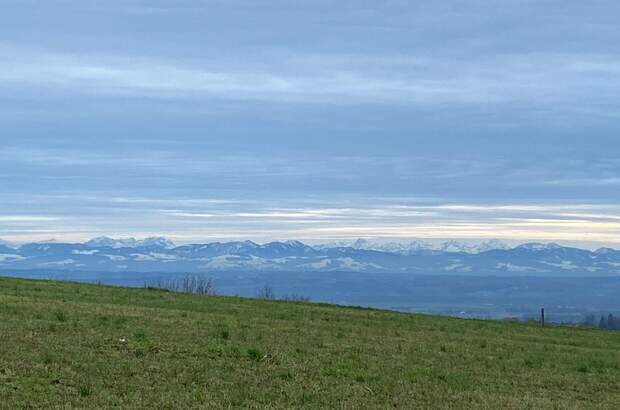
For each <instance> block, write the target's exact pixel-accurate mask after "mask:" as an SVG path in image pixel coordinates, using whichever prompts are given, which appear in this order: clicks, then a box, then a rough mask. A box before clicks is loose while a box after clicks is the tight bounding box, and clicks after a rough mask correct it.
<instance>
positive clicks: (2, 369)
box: [0, 278, 620, 409]
mask: <svg viewBox="0 0 620 410" xmlns="http://www.w3.org/2000/svg"><path fill="white" fill-rule="evenodd" d="M0 323H1V324H2V331H1V332H0V397H1V398H2V403H1V404H0V407H2V408H7V409H18V408H56V407H58V405H59V403H62V406H63V407H65V408H175V409H176V408H183V409H189V408H254V409H259V408H270V409H292V408H304V409H319V408H321V409H323V408H325V409H331V408H351V409H361V408H364V409H375V408H380V409H383V408H396V409H408V408H468V409H475V408H485V409H489V408H494V409H507V408H511V409H517V408H524V409H525V408H535V409H552V408H553V409H556V408H609V409H614V408H620V388H619V387H620V386H619V385H618V381H619V380H620V368H619V367H618V363H620V338H618V337H617V336H618V335H617V334H615V333H612V332H606V331H600V330H595V329H585V328H568V327H554V326H548V327H545V328H541V327H540V326H539V325H538V324H536V323H531V324H522V323H513V322H508V321H506V322H493V321H475V320H460V319H452V318H442V317H436V316H426V315H412V314H401V313H394V312H388V311H381V310H372V309H357V308H342V307H335V306H330V305H313V304H308V303H299V302H281V301H271V300H252V299H242V298H231V297H227V298H224V297H214V296H198V295H190V294H178V293H172V292H165V291H161V290H148V289H127V288H114V287H106V286H95V285H83V284H75V283H66V282H65V283H58V282H49V281H26V280H18V279H7V278H0Z"/></svg>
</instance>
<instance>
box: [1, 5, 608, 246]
mask: <svg viewBox="0 0 620 410" xmlns="http://www.w3.org/2000/svg"><path fill="white" fill-rule="evenodd" d="M0 6H2V13H0V142H1V144H0V186H1V188H0V196H1V197H0V199H1V200H0V237H2V238H4V239H9V240H13V241H18V242H24V241H29V240H43V239H49V238H57V239H64V240H84V239H87V238H90V237H93V236H99V235H111V236H137V237H143V236H150V235H166V236H169V237H171V238H172V239H175V240H177V241H179V242H192V241H201V240H215V239H255V240H258V241H264V240H271V239H291V238H296V239H304V240H308V241H323V240H334V239H342V238H356V237H398V238H412V237H416V238H466V239H483V238H500V239H506V240H518V241H525V240H545V241H547V240H549V241H551V240H555V241H559V242H567V243H568V242H570V243H574V242H575V241H576V242H578V243H582V244H584V243H586V242H587V243H593V242H596V243H597V244H607V245H612V246H616V245H617V246H620V245H618V242H620V201H619V200H620V190H619V189H618V188H620V140H619V138H620V137H619V128H620V127H619V126H618V123H619V121H618V120H619V119H620V118H619V117H620V103H619V99H618V95H620V53H618V49H617V43H618V40H619V39H620V26H619V25H618V24H617V16H618V15H620V5H618V3H617V2H614V1H593V2H577V1H526V0H523V1H518V0H515V1H506V2H488V1H475V0H471V1H439V2H412V1H381V2H378V1H341V2H333V1H303V2H301V1H258V0H253V1H244V0H230V1H214V0H213V1H209V0H203V1H148V2H147V1H131V0H122V1H121V0H119V1H87V0H82V1H69V0H66V1H54V2H50V1H37V0H29V1H13V0H8V1H7V0H4V1H0Z"/></svg>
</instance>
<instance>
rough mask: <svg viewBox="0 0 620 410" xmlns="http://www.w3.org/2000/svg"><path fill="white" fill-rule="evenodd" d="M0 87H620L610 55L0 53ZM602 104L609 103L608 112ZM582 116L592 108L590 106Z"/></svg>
mask: <svg viewBox="0 0 620 410" xmlns="http://www.w3.org/2000/svg"><path fill="white" fill-rule="evenodd" d="M0 51H1V52H2V55H3V57H2V60H1V61H2V65H0V83H3V84H5V85H9V86H13V87H16V88H18V89H27V88H29V87H34V88H40V87H46V88H49V89H50V90H52V91H56V92H64V93H71V94H77V95H80V94H88V95H104V96H105V95H107V96H135V97H156V98H163V99H205V98H219V99H233V100H256V101H272V102H297V103H322V104H325V103H327V104H334V103H335V104H359V103H379V104H414V105H421V106H435V105H438V104H439V105H442V104H456V105H465V106H468V105H473V106H476V105H480V104H490V103H509V104H523V103H526V102H528V103H530V104H532V103H533V104H534V105H538V106H540V105H549V104H552V103H553V104H560V105H559V106H558V107H557V108H558V109H567V108H570V109H574V110H578V109H579V104H576V100H577V99H583V98H584V97H585V98H588V99H591V100H592V101H596V102H597V105H596V106H597V107H598V108H596V109H603V110H607V111H608V110H610V109H612V108H613V107H614V106H615V104H614V101H615V95H616V94H617V92H618V90H620V80H618V79H617V78H616V76H603V77H602V76H601V73H602V72H605V73H613V72H614V70H615V69H617V67H620V59H619V58H618V57H617V56H615V55H596V54H595V55H588V54H550V53H545V54H543V53H528V54H508V55H504V56H486V57H484V58H475V59H474V58H459V59H457V60H454V59H452V58H446V59H439V58H437V57H433V58H430V57H424V58H416V57H415V56H407V55H380V56H373V57H370V56H364V55H361V56H357V55H345V56H343V55H337V54H318V55H317V54H309V55H304V54H303V52H302V53H295V54H287V53H284V52H280V53H271V54H266V55H263V58H264V61H262V62H261V64H258V63H257V62H256V61H244V63H243V64H239V63H238V62H235V61H234V60H233V61H231V62H221V61H215V62H211V61H210V60H209V59H204V61H201V62H197V61H193V62H192V61H184V60H178V61H177V60H165V59H153V58H146V57H140V56H131V57H127V56H114V55H102V54H96V55H91V54H67V53H54V52H49V51H44V52H42V51H37V50H34V49H30V48H22V47H16V46H11V45H4V46H1V47H0ZM605 104H611V106H608V107H605ZM588 109H589V110H592V109H595V108H594V105H593V104H589V106H588Z"/></svg>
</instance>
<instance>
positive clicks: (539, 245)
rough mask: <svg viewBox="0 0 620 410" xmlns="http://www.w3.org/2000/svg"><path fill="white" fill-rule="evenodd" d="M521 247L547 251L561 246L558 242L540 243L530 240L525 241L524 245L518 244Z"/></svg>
mask: <svg viewBox="0 0 620 410" xmlns="http://www.w3.org/2000/svg"><path fill="white" fill-rule="evenodd" d="M517 248H520V249H528V250H531V251H547V250H551V249H560V248H561V246H560V245H558V244H557V243H540V242H529V243H524V244H523V245H519V246H517Z"/></svg>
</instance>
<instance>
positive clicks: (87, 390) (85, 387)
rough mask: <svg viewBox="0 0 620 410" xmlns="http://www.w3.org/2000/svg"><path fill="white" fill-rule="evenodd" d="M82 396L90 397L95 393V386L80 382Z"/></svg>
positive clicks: (79, 389)
mask: <svg viewBox="0 0 620 410" xmlns="http://www.w3.org/2000/svg"><path fill="white" fill-rule="evenodd" d="M78 393H79V395H80V397H88V396H90V395H91V394H93V387H92V386H91V385H90V384H80V385H79V387H78Z"/></svg>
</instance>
